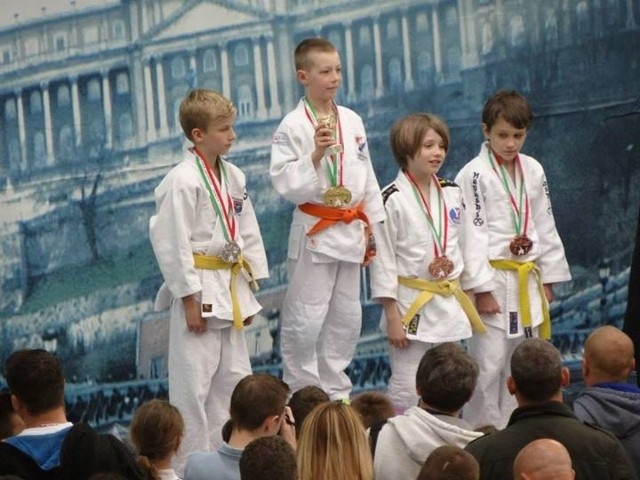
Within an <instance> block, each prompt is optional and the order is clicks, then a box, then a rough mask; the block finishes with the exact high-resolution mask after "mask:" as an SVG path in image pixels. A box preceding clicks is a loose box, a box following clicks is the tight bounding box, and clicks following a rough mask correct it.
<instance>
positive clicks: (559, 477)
mask: <svg viewBox="0 0 640 480" xmlns="http://www.w3.org/2000/svg"><path fill="white" fill-rule="evenodd" d="M575 476H576V472H575V471H574V470H573V468H572V467H571V457H570V456H569V452H568V451H567V449H566V448H565V447H564V445H562V444H561V443H560V442H558V441H556V440H552V439H550V438H539V439H538V440H534V441H533V442H531V443H529V444H527V445H526V446H525V447H524V448H523V449H522V450H520V452H519V453H518V455H516V458H515V460H514V462H513V478H514V480H573V479H574V478H575Z"/></svg>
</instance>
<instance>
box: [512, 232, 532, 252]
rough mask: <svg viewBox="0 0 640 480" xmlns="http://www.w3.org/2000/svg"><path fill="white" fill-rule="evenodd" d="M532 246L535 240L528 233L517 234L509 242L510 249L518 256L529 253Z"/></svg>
mask: <svg viewBox="0 0 640 480" xmlns="http://www.w3.org/2000/svg"><path fill="white" fill-rule="evenodd" d="M532 247H533V242H532V241H531V239H530V238H529V237H527V236H526V235H516V237H515V238H514V239H513V240H511V243H510V244H509V250H511V253H512V254H514V255H516V256H518V257H520V256H522V255H526V254H527V253H529V252H530V251H531V248H532Z"/></svg>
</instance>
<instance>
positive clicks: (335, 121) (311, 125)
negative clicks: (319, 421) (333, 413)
mask: <svg viewBox="0 0 640 480" xmlns="http://www.w3.org/2000/svg"><path fill="white" fill-rule="evenodd" d="M294 57H295V65H296V77H297V79H298V81H299V82H300V83H301V84H302V86H303V87H304V90H305V95H304V97H303V98H302V99H301V100H300V102H299V103H298V105H297V107H296V108H295V109H294V110H293V111H291V112H289V113H288V114H287V115H286V116H285V117H284V119H283V120H282V122H281V123H280V125H279V126H278V129H277V130H276V132H275V134H274V136H273V142H272V148H271V166H270V174H271V179H272V182H273V185H274V187H275V189H276V190H277V191H278V193H279V194H280V195H282V196H283V197H284V198H286V199H287V200H289V201H290V202H293V203H294V204H295V205H296V206H297V208H296V209H295V210H294V212H293V219H292V223H291V231H290V234H289V246H288V272H289V286H288V289H287V293H286V295H285V298H284V302H283V305H282V316H281V319H282V328H281V332H280V335H281V339H280V340H281V352H282V364H283V371H284V378H283V379H284V381H285V382H286V383H287V384H289V386H290V387H291V389H292V390H294V391H295V390H297V389H299V388H302V387H304V386H307V385H317V386H319V387H321V388H322V389H323V390H324V391H326V392H327V393H328V394H329V396H330V397H331V399H332V400H338V399H345V398H348V397H349V394H350V392H351V381H350V380H349V377H348V376H347V375H346V374H345V373H344V369H345V368H346V367H347V366H348V365H349V363H350V362H351V359H352V357H353V354H354V352H355V348H356V344H357V342H358V338H359V336H360V325H361V319H362V310H361V306H360V267H361V265H362V264H367V263H369V262H370V261H371V258H372V257H373V256H374V255H375V241H374V239H373V235H372V233H371V225H372V224H374V223H377V222H381V221H383V220H384V219H385V213H384V207H383V205H382V197H381V195H380V187H379V186H378V182H377V180H376V177H375V174H374V171H373V166H372V164H371V159H370V157H369V150H368V148H367V137H366V132H365V129H364V125H363V123H362V119H361V118H360V116H359V115H357V114H356V113H355V112H353V111H352V110H350V109H348V108H345V107H342V106H338V105H336V103H335V101H334V98H335V96H336V93H337V91H338V88H339V87H340V82H341V66H340V56H339V54H338V52H337V50H336V48H335V47H334V45H333V44H331V42H329V41H327V40H324V39H322V38H309V39H306V40H303V41H302V42H301V43H300V44H299V45H298V46H297V47H296V50H295V55H294Z"/></svg>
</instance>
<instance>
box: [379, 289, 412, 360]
mask: <svg viewBox="0 0 640 480" xmlns="http://www.w3.org/2000/svg"><path fill="white" fill-rule="evenodd" d="M381 303H382V306H383V308H384V313H385V315H386V317H387V336H388V337H389V345H392V346H394V347H396V348H408V347H409V340H408V339H407V332H406V331H405V329H404V325H402V315H401V314H400V309H399V308H398V302H397V301H395V300H394V299H392V298H383V299H381Z"/></svg>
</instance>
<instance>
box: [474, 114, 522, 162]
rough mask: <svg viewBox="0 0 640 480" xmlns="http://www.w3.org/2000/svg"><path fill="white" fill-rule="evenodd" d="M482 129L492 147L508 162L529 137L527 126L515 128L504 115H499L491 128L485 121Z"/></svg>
mask: <svg viewBox="0 0 640 480" xmlns="http://www.w3.org/2000/svg"><path fill="white" fill-rule="evenodd" d="M482 131H483V133H484V136H485V138H486V139H487V140H488V141H489V146H490V147H491V149H492V150H493V151H494V152H495V153H496V155H498V156H499V157H500V158H502V159H503V160H504V161H506V162H511V161H513V159H514V158H515V157H516V155H517V154H518V152H520V149H521V148H522V145H523V144H524V141H525V139H526V138H527V129H526V128H515V127H514V126H513V125H511V124H510V123H509V122H507V121H506V120H504V119H503V118H502V117H498V120H497V121H496V123H494V124H493V127H491V129H489V127H488V126H487V124H485V123H483V124H482Z"/></svg>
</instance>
